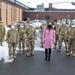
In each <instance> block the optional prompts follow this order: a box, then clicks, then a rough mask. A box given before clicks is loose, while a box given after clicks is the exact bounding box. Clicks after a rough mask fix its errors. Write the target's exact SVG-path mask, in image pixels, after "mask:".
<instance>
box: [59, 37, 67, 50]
mask: <svg viewBox="0 0 75 75" xmlns="http://www.w3.org/2000/svg"><path fill="white" fill-rule="evenodd" d="M62 42H64V43H65V48H66V50H67V39H66V37H65V36H63V37H62V36H60V37H59V39H58V44H59V49H60V50H61V47H62Z"/></svg>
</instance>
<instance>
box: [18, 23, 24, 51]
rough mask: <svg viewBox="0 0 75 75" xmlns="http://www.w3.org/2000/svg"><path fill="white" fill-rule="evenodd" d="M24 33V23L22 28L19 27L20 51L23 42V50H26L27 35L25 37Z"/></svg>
mask: <svg viewBox="0 0 75 75" xmlns="http://www.w3.org/2000/svg"><path fill="white" fill-rule="evenodd" d="M24 34H25V29H24V24H21V25H20V28H19V52H22V50H21V43H22V48H23V51H25V50H24V49H25V37H24Z"/></svg>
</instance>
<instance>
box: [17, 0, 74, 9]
mask: <svg viewBox="0 0 75 75" xmlns="http://www.w3.org/2000/svg"><path fill="white" fill-rule="evenodd" d="M17 1H19V2H22V3H23V4H25V5H27V6H29V7H34V8H36V6H37V5H38V4H41V3H44V6H45V7H48V6H49V3H53V7H54V8H62V9H75V5H72V4H71V3H70V2H75V0H17ZM58 2H66V3H58ZM55 3H58V4H55Z"/></svg>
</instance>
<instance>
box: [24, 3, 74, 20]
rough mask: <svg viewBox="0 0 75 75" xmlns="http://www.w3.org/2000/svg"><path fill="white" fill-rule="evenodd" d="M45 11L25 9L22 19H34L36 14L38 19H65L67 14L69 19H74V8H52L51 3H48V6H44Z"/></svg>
mask: <svg viewBox="0 0 75 75" xmlns="http://www.w3.org/2000/svg"><path fill="white" fill-rule="evenodd" d="M46 9H47V11H25V12H24V19H26V18H28V17H30V18H31V20H34V19H36V17H37V15H38V19H39V20H43V19H46V20H53V21H55V20H58V19H60V20H62V19H63V18H65V19H67V18H68V15H69V18H70V19H75V9H72V10H71V9H55V8H52V4H51V3H49V8H46Z"/></svg>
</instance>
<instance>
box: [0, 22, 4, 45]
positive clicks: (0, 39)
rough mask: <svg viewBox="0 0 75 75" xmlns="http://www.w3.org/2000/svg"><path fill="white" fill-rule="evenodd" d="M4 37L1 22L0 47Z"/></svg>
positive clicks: (0, 23)
mask: <svg viewBox="0 0 75 75" xmlns="http://www.w3.org/2000/svg"><path fill="white" fill-rule="evenodd" d="M4 35H5V27H4V26H3V25H2V22H0V45H2V41H3V38H4Z"/></svg>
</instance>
